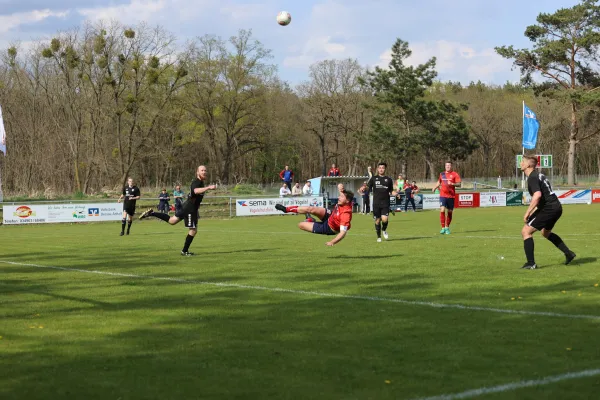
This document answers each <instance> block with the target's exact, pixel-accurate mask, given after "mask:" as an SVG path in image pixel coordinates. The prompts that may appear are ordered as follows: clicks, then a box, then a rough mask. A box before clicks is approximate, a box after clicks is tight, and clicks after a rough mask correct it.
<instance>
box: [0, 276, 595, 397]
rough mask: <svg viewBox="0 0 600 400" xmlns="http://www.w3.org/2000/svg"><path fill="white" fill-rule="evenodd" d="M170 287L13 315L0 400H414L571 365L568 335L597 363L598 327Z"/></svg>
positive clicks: (585, 362)
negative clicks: (64, 309)
mask: <svg viewBox="0 0 600 400" xmlns="http://www.w3.org/2000/svg"><path fill="white" fill-rule="evenodd" d="M146 282H148V281H146ZM172 285H173V287H172V289H171V290H170V291H164V292H161V293H159V294H158V295H157V293H155V292H152V291H148V290H142V289H140V290H139V292H136V293H130V294H129V295H128V296H126V295H124V294H122V295H121V296H119V298H114V297H110V296H109V300H102V301H101V300H100V299H99V298H102V297H103V296H105V295H106V294H107V293H106V292H104V291H101V290H99V288H96V289H91V290H90V292H89V296H90V298H98V299H97V301H96V305H97V308H94V309H89V310H87V311H86V312H85V313H80V315H79V316H78V318H73V317H72V316H71V315H69V314H68V313H63V314H62V315H55V316H53V318H51V319H48V320H45V319H44V318H40V319H36V322H37V321H39V322H37V323H36V324H35V325H38V324H40V325H41V324H43V325H44V329H37V328H36V326H33V328H35V329H32V327H29V326H27V325H31V324H30V323H28V322H27V321H25V320H23V321H22V322H21V321H18V322H17V321H14V322H15V323H13V325H19V326H20V328H19V329H16V328H15V329H13V330H12V331H14V334H13V333H11V332H12V331H11V332H9V333H6V331H4V332H3V343H2V344H6V343H9V344H10V346H11V351H10V352H5V353H4V354H3V357H2V358H1V359H0V367H1V368H2V371H3V373H2V382H3V384H2V385H1V386H0V394H1V397H2V399H3V400H12V399H28V400H30V399H33V400H35V399H49V398H50V399H72V398H85V399H90V400H95V399H106V398H115V399H116V398H123V399H180V398H202V399H222V398H236V399H256V398H261V399H293V398H311V399H347V398H382V399H392V398H413V397H422V396H432V395H439V394H441V393H448V392H460V391H463V390H466V389H470V388H475V387H482V386H486V385H494V384H502V383H507V382H513V381H515V380H520V379H522V378H523V377H532V372H531V371H532V368H534V367H535V370H536V373H538V372H539V373H540V374H543V375H549V374H550V372H552V373H557V372H559V371H564V370H565V364H568V363H569V362H571V361H569V360H570V358H571V357H569V356H572V354H570V353H567V352H565V351H564V347H565V343H566V342H565V338H568V339H569V340H568V343H579V344H580V345H579V346H580V347H581V349H580V350H579V349H577V348H576V347H575V346H573V347H574V349H573V350H574V353H575V352H576V355H577V365H578V367H579V368H580V369H585V368H591V367H593V366H594V365H595V363H596V361H597V351H594V349H597V348H598V339H596V337H597V324H596V323H593V322H592V321H577V322H575V321H569V323H558V324H557V323H556V322H557V320H556V319H552V318H534V319H532V318H531V317H530V316H523V315H504V314H491V313H485V312H473V311H464V310H448V309H435V308H429V307H416V306H412V305H403V304H394V303H389V302H381V301H369V300H359V299H354V300H352V299H348V298H327V297H319V298H315V297H312V296H307V295H299V294H296V293H277V294H275V295H265V292H258V291H251V290H239V289H230V288H221V289H217V290H214V291H206V290H203V291H201V292H199V291H197V290H193V289H192V290H190V289H189V287H187V288H185V287H181V286H176V284H175V283H173V284H172ZM66 300H67V299H62V298H60V297H56V298H55V299H54V300H53V301H54V304H53V305H52V307H51V308H55V307H60V305H61V304H62V303H63V302H65V301H66ZM104 301H109V302H112V303H114V304H111V305H110V306H105V305H103V302H104ZM350 302H351V303H350ZM465 313H466V314H465ZM42 314H43V315H44V313H43V312H42ZM482 326H485V329H484V330H476V329H475V328H476V327H482ZM490 332H493V334H490ZM588 350H589V351H588ZM515 357H519V358H520V359H521V360H522V361H521V362H519V363H515V361H514V360H515ZM457 363H458V364H460V373H458V372H457V367H456V365H457ZM542 366H543V367H542ZM540 368H542V369H540ZM423 371H427V373H424V372H423ZM386 380H389V382H391V383H388V384H386V383H385V381H386ZM555 389H556V388H555ZM559 389H560V388H559ZM567 389H568V390H570V387H569V388H567ZM586 390H589V391H590V392H589V394H590V398H593V397H594V396H593V394H592V393H593V390H594V388H593V387H591V386H590V387H586V386H581V387H579V389H578V393H579V394H582V393H583V394H585V393H587V392H586ZM562 394H563V393H562V392H557V393H556V396H557V398H559V397H560V396H561V395H562Z"/></svg>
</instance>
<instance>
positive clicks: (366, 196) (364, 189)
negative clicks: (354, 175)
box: [358, 181, 371, 214]
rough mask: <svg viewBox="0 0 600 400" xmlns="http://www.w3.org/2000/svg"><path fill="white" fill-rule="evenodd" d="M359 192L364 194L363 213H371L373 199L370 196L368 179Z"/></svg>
mask: <svg viewBox="0 0 600 400" xmlns="http://www.w3.org/2000/svg"><path fill="white" fill-rule="evenodd" d="M358 193H360V195H361V196H362V201H363V204H362V213H363V214H369V213H370V212H371V199H370V198H369V186H367V181H365V182H364V183H363V184H362V186H361V187H360V188H359V189H358Z"/></svg>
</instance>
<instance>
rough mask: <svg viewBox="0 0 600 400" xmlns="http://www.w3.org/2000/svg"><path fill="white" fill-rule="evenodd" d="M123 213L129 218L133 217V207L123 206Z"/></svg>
mask: <svg viewBox="0 0 600 400" xmlns="http://www.w3.org/2000/svg"><path fill="white" fill-rule="evenodd" d="M123 211H124V212H126V213H127V215H129V216H130V217H133V214H135V206H126V205H125V204H123Z"/></svg>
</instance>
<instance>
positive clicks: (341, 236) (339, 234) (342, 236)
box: [325, 231, 348, 246]
mask: <svg viewBox="0 0 600 400" xmlns="http://www.w3.org/2000/svg"><path fill="white" fill-rule="evenodd" d="M346 232H348V231H340V233H338V234H337V236H336V237H334V238H333V239H332V240H331V241H329V242H327V243H325V244H326V245H327V246H333V245H335V244H336V243H339V242H340V241H341V240H342V239H343V238H345V237H346Z"/></svg>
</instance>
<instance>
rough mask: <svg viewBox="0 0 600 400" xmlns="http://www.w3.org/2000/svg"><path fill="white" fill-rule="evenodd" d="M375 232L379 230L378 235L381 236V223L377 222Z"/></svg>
mask: <svg viewBox="0 0 600 400" xmlns="http://www.w3.org/2000/svg"><path fill="white" fill-rule="evenodd" d="M375 232H377V237H378V238H380V237H381V223H379V224H375Z"/></svg>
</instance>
